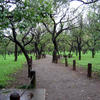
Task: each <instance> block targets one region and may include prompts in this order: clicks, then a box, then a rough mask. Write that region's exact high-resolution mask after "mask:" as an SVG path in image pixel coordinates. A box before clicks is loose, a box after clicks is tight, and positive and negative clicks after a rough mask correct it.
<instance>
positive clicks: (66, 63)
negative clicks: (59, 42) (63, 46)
mask: <svg viewBox="0 0 100 100" xmlns="http://www.w3.org/2000/svg"><path fill="white" fill-rule="evenodd" d="M65 66H66V67H67V66H68V60H67V56H66V57H65Z"/></svg>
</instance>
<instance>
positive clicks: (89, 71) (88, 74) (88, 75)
mask: <svg viewBox="0 0 100 100" xmlns="http://www.w3.org/2000/svg"><path fill="white" fill-rule="evenodd" d="M65 66H66V67H68V59H67V56H65ZM73 70H74V71H76V60H73ZM87 77H89V78H91V77H92V64H91V63H88V68H87Z"/></svg>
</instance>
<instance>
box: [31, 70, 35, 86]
mask: <svg viewBox="0 0 100 100" xmlns="http://www.w3.org/2000/svg"><path fill="white" fill-rule="evenodd" d="M30 79H31V88H35V87H36V72H35V71H32V70H31V72H30Z"/></svg>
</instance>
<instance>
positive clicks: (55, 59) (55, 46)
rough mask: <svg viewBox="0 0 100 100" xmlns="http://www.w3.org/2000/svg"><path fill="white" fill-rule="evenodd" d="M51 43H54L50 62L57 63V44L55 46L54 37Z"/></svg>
mask: <svg viewBox="0 0 100 100" xmlns="http://www.w3.org/2000/svg"><path fill="white" fill-rule="evenodd" d="M53 45H54V51H53V58H52V62H53V63H57V61H58V58H57V53H58V46H57V41H56V39H54V40H53Z"/></svg>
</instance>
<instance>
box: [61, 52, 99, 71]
mask: <svg viewBox="0 0 100 100" xmlns="http://www.w3.org/2000/svg"><path fill="white" fill-rule="evenodd" d="M73 60H76V63H77V66H78V67H84V68H87V65H88V63H92V67H93V71H97V72H100V52H98V53H96V55H95V58H92V57H91V52H88V53H87V54H82V60H80V61H79V60H78V56H76V55H75V54H74V53H73V57H72V58H68V63H69V64H70V65H72V62H73ZM62 62H63V63H64V59H62Z"/></svg>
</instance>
